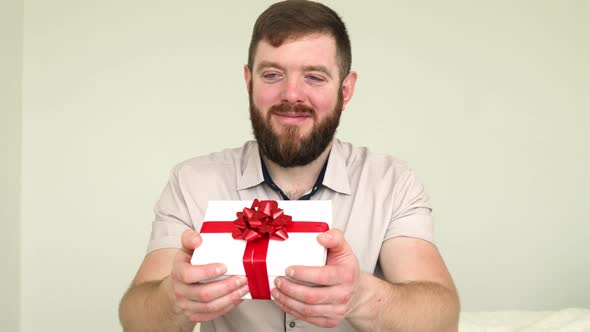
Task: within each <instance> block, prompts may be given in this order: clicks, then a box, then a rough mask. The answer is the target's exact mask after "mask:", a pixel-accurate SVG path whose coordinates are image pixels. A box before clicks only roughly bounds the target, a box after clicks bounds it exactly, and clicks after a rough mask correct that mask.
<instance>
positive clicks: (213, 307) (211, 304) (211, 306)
mask: <svg viewBox="0 0 590 332" xmlns="http://www.w3.org/2000/svg"><path fill="white" fill-rule="evenodd" d="M219 309H221V308H220V306H219V305H218V304H216V303H214V302H209V303H206V304H205V310H206V311H207V312H215V311H219Z"/></svg>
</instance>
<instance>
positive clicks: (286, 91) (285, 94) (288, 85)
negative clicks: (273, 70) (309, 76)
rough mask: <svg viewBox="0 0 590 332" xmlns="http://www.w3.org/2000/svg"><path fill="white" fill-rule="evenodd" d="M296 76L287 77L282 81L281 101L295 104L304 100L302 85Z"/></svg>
mask: <svg viewBox="0 0 590 332" xmlns="http://www.w3.org/2000/svg"><path fill="white" fill-rule="evenodd" d="M301 83H302V82H300V81H299V80H298V79H297V78H295V77H289V78H288V79H286V80H284V81H283V86H282V90H281V101H282V102H283V103H289V104H297V103H302V102H303V101H304V93H303V86H302V84H301Z"/></svg>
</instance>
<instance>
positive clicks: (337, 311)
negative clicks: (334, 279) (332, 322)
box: [334, 305, 346, 317]
mask: <svg viewBox="0 0 590 332" xmlns="http://www.w3.org/2000/svg"><path fill="white" fill-rule="evenodd" d="M334 313H335V314H336V315H338V316H339V317H343V316H344V314H346V306H343V305H338V306H336V307H335V308H334Z"/></svg>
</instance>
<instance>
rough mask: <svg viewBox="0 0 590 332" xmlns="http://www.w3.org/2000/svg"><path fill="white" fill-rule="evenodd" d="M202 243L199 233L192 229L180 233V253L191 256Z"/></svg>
mask: <svg viewBox="0 0 590 332" xmlns="http://www.w3.org/2000/svg"><path fill="white" fill-rule="evenodd" d="M202 242H203V239H202V238H201V236H200V235H199V233H197V232H195V231H194V230H193V229H187V230H185V231H184V232H183V233H182V251H184V252H186V253H188V254H192V253H193V251H195V249H197V248H198V247H199V246H200V245H201V243H202Z"/></svg>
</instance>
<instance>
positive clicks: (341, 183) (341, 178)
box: [323, 139, 352, 195]
mask: <svg viewBox="0 0 590 332" xmlns="http://www.w3.org/2000/svg"><path fill="white" fill-rule="evenodd" d="M323 184H324V186H326V187H328V188H330V189H332V190H334V191H336V192H339V193H341V194H345V195H350V194H352V191H351V190H350V183H349V182H348V165H347V164H346V160H345V156H344V150H343V147H342V143H341V142H340V140H338V139H334V140H333V141H332V151H330V159H328V166H327V168H326V174H325V175H324V181H323Z"/></svg>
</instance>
